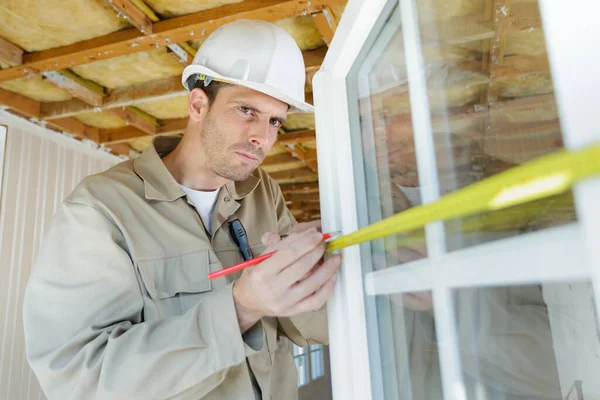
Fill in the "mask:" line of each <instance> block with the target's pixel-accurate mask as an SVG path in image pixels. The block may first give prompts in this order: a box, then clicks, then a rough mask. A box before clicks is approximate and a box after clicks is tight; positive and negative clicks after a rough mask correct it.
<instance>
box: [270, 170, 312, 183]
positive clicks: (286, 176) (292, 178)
mask: <svg viewBox="0 0 600 400" xmlns="http://www.w3.org/2000/svg"><path fill="white" fill-rule="evenodd" d="M269 175H270V176H271V178H273V179H275V180H276V181H278V182H280V183H293V182H298V181H306V182H314V181H316V180H318V177H317V174H316V173H314V172H313V171H311V170H310V169H308V168H305V167H304V168H298V169H291V170H285V171H277V172H271V173H270V174H269Z"/></svg>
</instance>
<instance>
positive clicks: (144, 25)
mask: <svg viewBox="0 0 600 400" xmlns="http://www.w3.org/2000/svg"><path fill="white" fill-rule="evenodd" d="M106 1H107V2H108V4H110V5H111V6H112V7H113V8H114V9H115V11H116V12H117V13H118V14H117V16H119V15H121V16H123V17H124V18H125V19H127V20H128V21H129V22H130V23H131V25H133V26H135V27H136V28H137V29H138V30H139V31H140V32H142V33H143V34H144V35H150V34H152V22H153V20H152V19H150V17H149V16H148V15H146V13H144V11H142V10H141V9H140V8H138V7H137V6H136V5H135V4H134V3H133V2H132V1H131V0H106ZM147 9H149V8H147ZM152 15H154V17H155V18H156V21H158V17H156V15H155V14H154V12H152Z"/></svg>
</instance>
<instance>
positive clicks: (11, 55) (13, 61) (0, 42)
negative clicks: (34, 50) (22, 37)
mask: <svg viewBox="0 0 600 400" xmlns="http://www.w3.org/2000/svg"><path fill="white" fill-rule="evenodd" d="M23 53H24V52H23V49H22V48H20V47H19V46H17V45H16V44H13V43H11V42H9V41H8V40H6V39H3V38H1V37H0V62H3V63H5V64H8V65H9V66H11V67H16V66H17V65H21V64H23Z"/></svg>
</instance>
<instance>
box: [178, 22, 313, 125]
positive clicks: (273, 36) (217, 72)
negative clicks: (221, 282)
mask: <svg viewBox="0 0 600 400" xmlns="http://www.w3.org/2000/svg"><path fill="white" fill-rule="evenodd" d="M199 80H205V82H208V83H210V81H211V80H216V81H223V82H228V83H232V84H235V85H240V86H245V87H247V88H250V89H253V90H256V91H258V92H261V93H265V94H267V95H269V96H271V97H274V98H276V99H278V100H281V101H283V102H284V103H287V104H288V105H290V111H291V112H307V113H308V112H314V107H313V106H311V105H310V104H308V103H306V102H305V101H304V83H305V80H306V72H305V68H304V58H303V57H302V52H301V51H300V48H298V45H297V44H296V41H295V40H294V38H292V37H291V36H290V35H289V34H288V33H287V32H286V31H285V30H284V29H283V28H281V27H279V26H277V25H275V24H273V23H270V22H266V21H250V20H239V21H235V22H232V23H229V24H225V25H222V26H221V27H219V28H218V29H217V30H215V31H214V32H213V33H212V34H211V35H210V36H209V37H208V38H207V39H206V41H204V43H203V44H202V46H200V49H198V53H196V56H195V57H194V61H193V62H192V64H191V65H189V66H187V67H186V68H185V70H184V71H183V75H182V77H181V81H182V83H183V86H184V87H185V88H186V89H187V90H192V89H193V88H194V85H195V84H196V82H197V81H199Z"/></svg>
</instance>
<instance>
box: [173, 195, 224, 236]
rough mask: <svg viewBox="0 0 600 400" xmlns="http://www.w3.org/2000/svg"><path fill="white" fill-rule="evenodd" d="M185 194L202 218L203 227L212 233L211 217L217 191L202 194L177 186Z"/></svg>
mask: <svg viewBox="0 0 600 400" xmlns="http://www.w3.org/2000/svg"><path fill="white" fill-rule="evenodd" d="M179 186H180V187H181V189H183V191H184V192H185V193H187V195H188V197H189V198H190V200H192V203H194V207H196V211H198V215H200V218H202V222H203V223H204V227H205V228H206V230H207V231H208V232H212V217H213V209H214V207H215V203H216V202H217V197H219V189H217V190H213V191H212V192H203V191H200V190H194V189H190V188H189V187H186V186H183V185H179Z"/></svg>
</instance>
